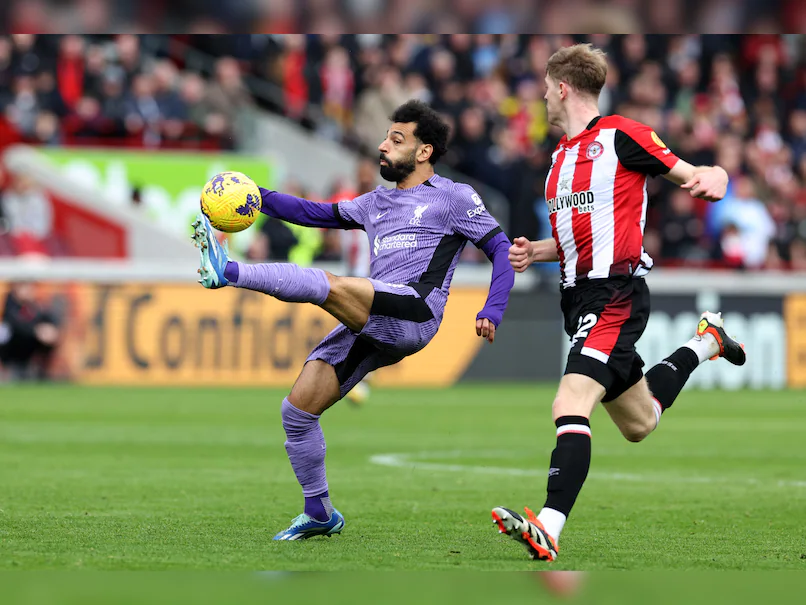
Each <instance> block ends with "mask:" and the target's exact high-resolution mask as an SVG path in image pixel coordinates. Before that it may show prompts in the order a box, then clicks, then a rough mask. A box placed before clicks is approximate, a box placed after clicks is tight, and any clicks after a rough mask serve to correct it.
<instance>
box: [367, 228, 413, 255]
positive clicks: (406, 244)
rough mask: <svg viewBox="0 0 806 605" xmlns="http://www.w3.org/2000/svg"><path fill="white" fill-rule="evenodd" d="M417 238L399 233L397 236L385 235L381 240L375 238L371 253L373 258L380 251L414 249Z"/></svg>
mask: <svg viewBox="0 0 806 605" xmlns="http://www.w3.org/2000/svg"><path fill="white" fill-rule="evenodd" d="M416 247H417V236H416V235H415V234H414V233H399V234H398V235H387V236H386V237H384V238H383V239H381V238H379V237H378V236H377V235H376V236H375V241H374V242H373V245H372V251H373V252H374V253H375V256H378V253H379V252H381V251H382V250H398V249H401V248H416Z"/></svg>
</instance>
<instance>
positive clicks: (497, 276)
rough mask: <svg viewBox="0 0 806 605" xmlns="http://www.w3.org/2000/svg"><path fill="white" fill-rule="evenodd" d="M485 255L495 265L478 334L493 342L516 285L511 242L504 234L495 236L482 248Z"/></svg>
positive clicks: (478, 323) (477, 320) (478, 322)
mask: <svg viewBox="0 0 806 605" xmlns="http://www.w3.org/2000/svg"><path fill="white" fill-rule="evenodd" d="M481 249H482V250H484V253H485V254H486V255H487V258H489V259H490V260H491V261H492V263H493V276H492V279H491V280H490V293H489V294H488V295H487V302H486V303H484V308H483V309H482V310H481V311H479V314H478V315H476V334H478V335H479V336H482V337H484V338H486V339H487V341H488V342H493V340H494V339H495V329H496V328H497V327H498V326H499V325H500V324H501V320H502V319H503V318H504V311H506V309H507V303H508V302H509V292H510V290H512V286H513V285H514V284H515V272H514V271H513V270H512V267H511V266H510V264H509V259H508V258H507V254H508V252H509V240H508V239H507V236H506V235H505V234H504V233H503V232H499V233H498V234H496V235H495V236H493V237H492V238H491V239H490V240H489V241H488V242H487V243H485V244H484V245H483V246H482V247H481Z"/></svg>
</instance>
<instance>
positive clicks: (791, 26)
mask: <svg viewBox="0 0 806 605" xmlns="http://www.w3.org/2000/svg"><path fill="white" fill-rule="evenodd" d="M805 22H806V10H804V7H803V3H802V2H801V1H800V0H664V1H663V2H654V1H649V0H539V1H537V0H238V1H237V2H227V3H223V2H214V1H212V0H202V1H196V2H189V1H188V0H175V1H174V2H167V1H166V0H140V1H139V2H114V3H113V2H112V1H111V0H10V1H9V2H4V3H3V4H2V6H0V23H5V24H8V26H9V31H13V32H22V33H34V32H39V33H49V32H62V33H73V32H76V33H79V32H81V33H94V32H138V33H157V32H177V31H186V32H190V33H230V32H267V33H299V32H315V33H320V34H324V33H336V32H343V31H349V32H357V33H361V32H379V31H380V32H398V31H399V32H411V33H433V32H440V33H459V32H470V33H495V34H505V33H518V32H530V33H552V32H564V31H574V32H581V33H585V32H618V33H637V32H647V31H650V32H654V33H679V32H695V31H696V32H703V33H738V32H741V31H747V30H748V29H752V30H754V31H766V32H774V31H782V32H797V31H804V29H803V28H804V25H805V24H806V23H805Z"/></svg>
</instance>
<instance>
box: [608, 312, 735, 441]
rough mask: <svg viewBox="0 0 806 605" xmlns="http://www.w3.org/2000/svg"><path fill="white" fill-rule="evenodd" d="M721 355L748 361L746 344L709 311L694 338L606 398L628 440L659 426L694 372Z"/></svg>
mask: <svg viewBox="0 0 806 605" xmlns="http://www.w3.org/2000/svg"><path fill="white" fill-rule="evenodd" d="M719 357H724V358H725V359H727V360H728V361H729V362H730V363H732V364H734V365H743V364H744V363H745V361H746V356H745V352H744V348H743V346H742V345H741V344H740V343H739V342H737V341H736V340H734V339H733V338H731V337H730V336H728V335H727V333H726V332H725V327H724V323H723V320H722V317H721V314H719V313H710V312H708V311H706V312H705V313H703V314H702V316H701V318H700V322H699V324H698V326H697V330H696V332H695V334H694V337H693V338H691V340H689V341H688V342H687V343H686V344H684V345H683V346H682V347H680V348H679V349H677V350H676V351H675V352H674V353H672V354H671V355H669V356H668V357H667V358H666V359H664V360H663V361H661V362H660V363H658V364H657V365H655V366H653V367H652V368H651V369H650V370H649V371H648V372H647V373H646V377H645V379H641V380H639V381H638V382H637V383H635V384H633V385H632V386H631V387H630V388H629V389H627V390H626V391H624V392H623V393H622V394H620V395H618V396H617V397H615V398H613V399H611V400H607V401H605V403H604V406H605V409H606V410H607V412H608V414H610V417H611V418H612V419H613V422H614V423H615V424H616V426H618V427H619V430H620V431H621V433H622V435H624V437H625V438H626V439H627V440H629V441H632V442H638V441H643V440H644V439H645V438H646V437H647V436H648V435H649V434H650V433H652V431H654V430H655V429H656V428H657V427H658V425H659V423H660V418H661V415H662V414H663V413H664V412H665V411H666V410H668V409H669V408H670V407H672V404H673V403H674V402H675V400H676V399H677V396H678V395H679V394H680V392H681V391H682V390H683V386H684V385H685V384H686V381H687V380H688V379H689V377H690V376H691V374H692V372H694V370H696V369H697V368H698V367H699V366H700V364H702V363H704V362H705V361H707V360H709V359H717V358H719ZM639 375H640V369H639Z"/></svg>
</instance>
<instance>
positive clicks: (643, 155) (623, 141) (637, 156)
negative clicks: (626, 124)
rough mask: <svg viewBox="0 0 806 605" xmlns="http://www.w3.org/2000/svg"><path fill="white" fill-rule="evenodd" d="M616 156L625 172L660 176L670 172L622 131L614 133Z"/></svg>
mask: <svg viewBox="0 0 806 605" xmlns="http://www.w3.org/2000/svg"><path fill="white" fill-rule="evenodd" d="M616 155H617V156H618V160H619V162H621V165H622V166H624V167H625V168H626V169H627V170H633V171H635V172H640V173H642V174H648V175H649V176H660V175H662V174H667V173H668V172H669V170H671V169H670V168H669V167H668V166H667V165H666V164H664V163H663V162H661V161H660V160H659V159H658V158H656V157H655V156H654V155H652V154H651V153H650V152H649V151H647V150H646V149H644V148H643V147H642V146H641V145H640V144H639V143H637V142H636V141H635V139H633V138H632V137H631V136H630V135H628V134H627V133H626V132H624V131H623V130H617V131H616Z"/></svg>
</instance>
